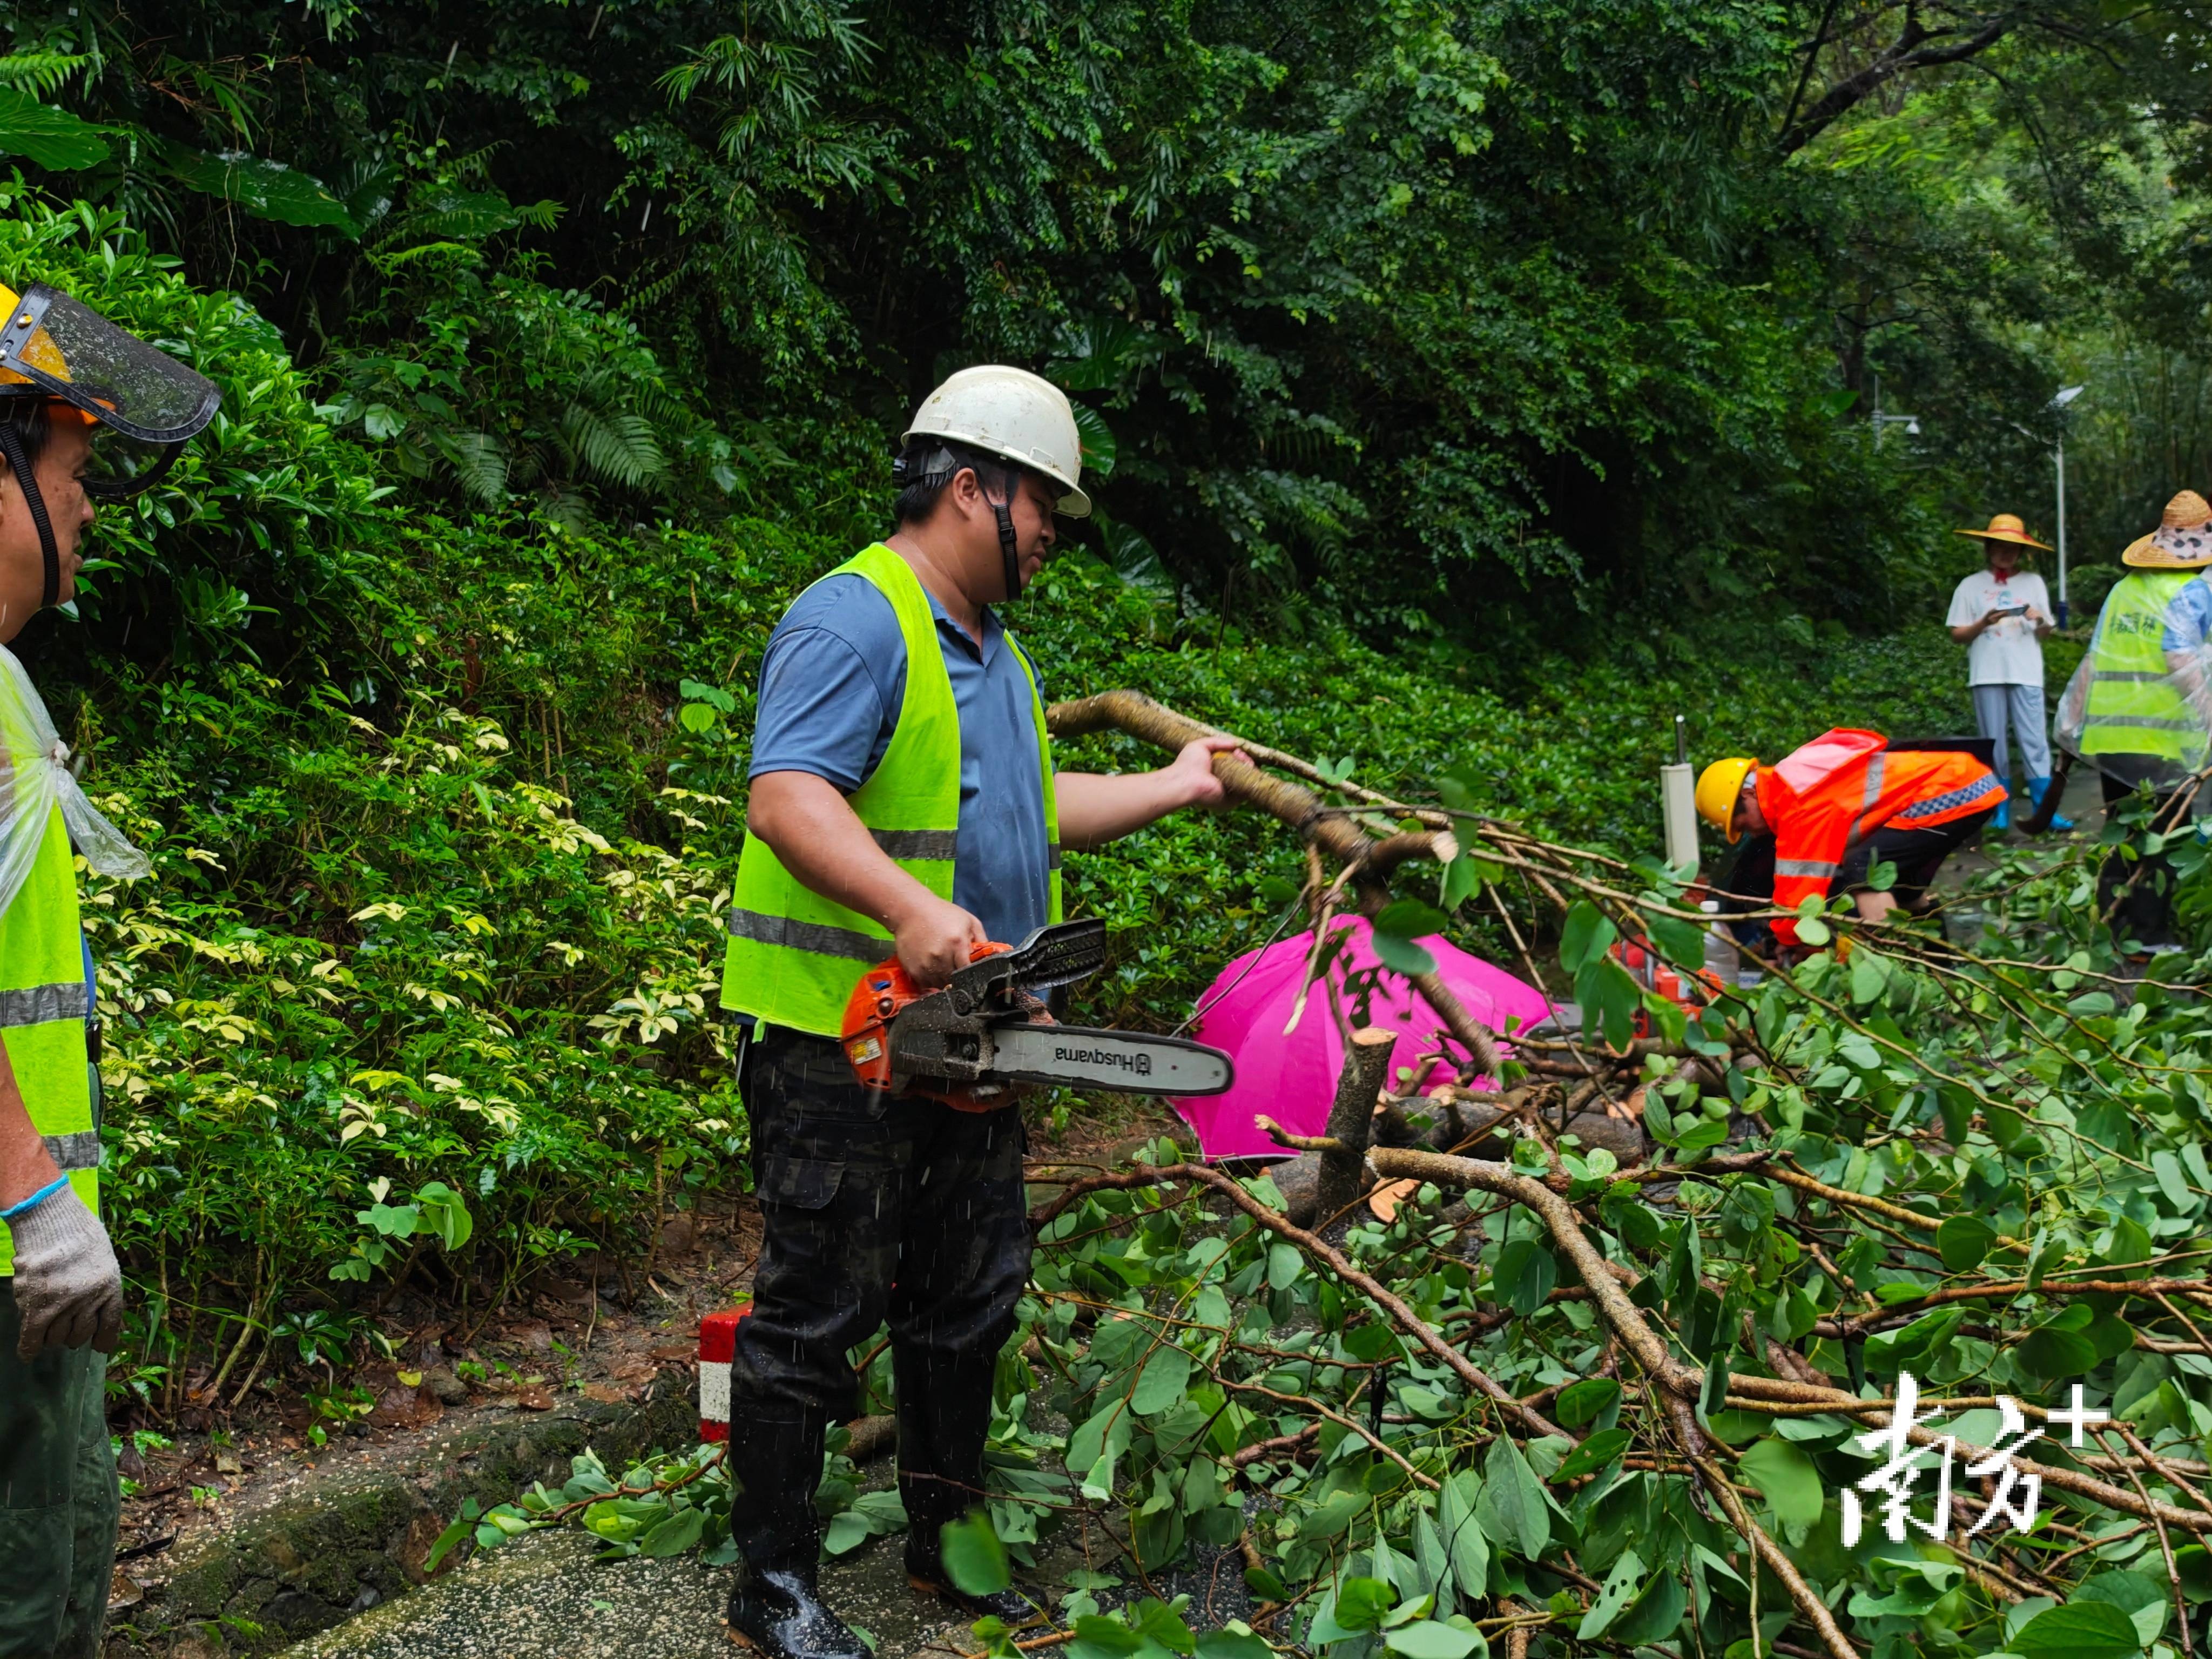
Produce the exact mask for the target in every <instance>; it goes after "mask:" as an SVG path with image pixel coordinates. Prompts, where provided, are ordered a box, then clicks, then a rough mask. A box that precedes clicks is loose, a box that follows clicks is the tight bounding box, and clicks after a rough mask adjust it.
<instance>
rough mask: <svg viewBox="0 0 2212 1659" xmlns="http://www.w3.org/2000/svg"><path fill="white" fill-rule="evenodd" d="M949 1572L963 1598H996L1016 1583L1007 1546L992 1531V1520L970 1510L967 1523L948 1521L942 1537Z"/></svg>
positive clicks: (980, 1511)
mask: <svg viewBox="0 0 2212 1659" xmlns="http://www.w3.org/2000/svg"><path fill="white" fill-rule="evenodd" d="M939 1537H940V1538H941V1539H942V1541H943V1547H944V1559H945V1576H946V1577H949V1578H950V1579H951V1580H952V1583H953V1586H954V1588H956V1589H958V1590H959V1591H960V1593H961V1594H962V1595H997V1594H998V1593H999V1592H1000V1590H1002V1589H1006V1587H1007V1586H1008V1585H1010V1584H1012V1583H1013V1582H1014V1575H1013V1571H1012V1568H1010V1567H1009V1566H1008V1565H1006V1546H1005V1545H1004V1544H1001V1543H1000V1541H999V1534H997V1533H996V1532H995V1531H994V1530H993V1529H992V1527H991V1517H990V1516H988V1515H987V1514H985V1513H984V1512H983V1511H982V1510H980V1509H975V1510H969V1512H968V1517H967V1519H965V1520H964V1521H948V1522H945V1527H944V1529H943V1531H942V1532H941V1533H940V1534H939Z"/></svg>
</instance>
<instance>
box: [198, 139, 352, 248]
mask: <svg viewBox="0 0 2212 1659" xmlns="http://www.w3.org/2000/svg"><path fill="white" fill-rule="evenodd" d="M160 156H161V166H162V167H163V168H164V169H165V170H167V173H168V174H169V176H170V177H171V178H173V179H176V180H177V182H178V183H179V184H181V185H185V186H187V187H188V188H190V189H192V190H197V191H204V192H205V193H206V194H208V195H210V196H215V197H221V198H222V200H224V201H226V202H231V203H234V204H237V205H238V206H239V207H241V208H243V209H244V210H246V212H248V213H250V214H252V215H253V216H254V217H256V218H257V219H273V220H275V221H276V222H277V223H279V224H286V225H307V226H323V227H326V228H330V229H332V230H336V231H339V232H342V233H343V234H345V235H346V236H348V237H349V238H358V237H359V235H360V232H359V231H358V230H357V229H356V228H355V226H354V222H353V216H351V215H350V214H349V213H348V212H347V211H346V210H345V204H343V202H341V201H339V200H338V198H337V197H335V196H333V195H331V192H330V191H327V190H325V189H324V188H323V184H322V181H321V180H320V179H314V178H311V177H309V176H308V175H307V173H300V172H297V171H295V170H294V169H293V168H291V167H286V166H285V165H284V164H283V162H282V161H270V160H268V159H267V158H266V157H264V156H259V155H249V154H247V153H246V151H244V150H239V149H232V150H224V151H222V153H220V154H219V155H209V154H208V153H207V152H206V151H205V150H199V149H192V148H191V146H190V145H188V144H179V143H171V142H167V141H164V142H163V143H162V144H161V151H160Z"/></svg>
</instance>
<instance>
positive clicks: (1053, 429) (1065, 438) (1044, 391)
mask: <svg viewBox="0 0 2212 1659" xmlns="http://www.w3.org/2000/svg"><path fill="white" fill-rule="evenodd" d="M917 438H942V439H943V440H945V441H946V442H947V443H956V444H965V445H966V446H968V447H969V448H970V449H980V450H981V451H982V452H983V453H986V454H987V455H996V456H999V457H1000V458H1001V459H1005V460H1009V461H1013V462H1015V463H1017V464H1018V465H1022V466H1025V467H1028V468H1029V469H1030V471H1033V472H1042V474H1044V476H1045V477H1048V478H1049V479H1051V480H1052V481H1053V482H1054V483H1056V484H1058V485H1059V486H1060V489H1061V490H1062V491H1063V492H1064V493H1063V494H1062V495H1061V496H1060V503H1059V508H1058V510H1059V511H1060V512H1061V513H1066V515H1067V516H1068V517H1069V518H1071V519H1080V518H1083V517H1085V516H1086V515H1087V514H1088V513H1090V511H1091V497H1090V496H1088V495H1085V494H1084V493H1083V489H1082V487H1081V484H1080V483H1079V480H1080V479H1081V478H1082V477H1083V440H1082V438H1081V436H1080V435H1079V434H1078V433H1077V431H1076V429H1075V410H1073V408H1071V407H1070V406H1069V404H1068V401H1067V394H1066V392H1062V391H1061V390H1060V388H1059V387H1058V386H1054V384H1053V383H1052V382H1051V381H1050V380H1045V379H1043V378H1042V376H1040V375H1036V374H1030V372H1029V370H1027V369H1025V368H1010V367H1009V366H1007V365H1006V364H1005V363H979V364H977V365H976V366H975V368H963V369H962V370H961V371H960V372H959V373H958V374H955V375H953V376H952V377H951V379H950V380H946V381H945V384H944V385H943V386H939V387H938V388H937V390H936V391H934V392H931V393H930V394H929V396H927V398H923V399H922V400H921V408H920V409H918V410H915V412H914V424H913V425H912V426H910V427H908V428H907V431H906V435H905V437H904V438H902V440H900V441H901V442H902V443H912V442H913V441H915V439H917Z"/></svg>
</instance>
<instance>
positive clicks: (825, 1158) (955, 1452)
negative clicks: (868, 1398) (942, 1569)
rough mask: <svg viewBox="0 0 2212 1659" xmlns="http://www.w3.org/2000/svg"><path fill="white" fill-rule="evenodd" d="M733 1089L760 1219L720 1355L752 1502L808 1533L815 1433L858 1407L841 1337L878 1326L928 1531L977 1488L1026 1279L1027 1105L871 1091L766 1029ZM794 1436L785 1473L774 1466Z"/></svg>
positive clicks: (787, 1533) (797, 1037)
mask: <svg viewBox="0 0 2212 1659" xmlns="http://www.w3.org/2000/svg"><path fill="white" fill-rule="evenodd" d="M742 1086H743V1092H744V1102H745V1109H746V1112H747V1114H748V1115H749V1116H750V1120H751V1126H752V1163H753V1183H754V1188H755V1195H756V1196H757V1199H758V1200H759V1202H760V1208H761V1218H762V1223H763V1229H764V1234H763V1239H762V1243H761V1255H760V1263H759V1267H758V1268H757V1272H756V1274H755V1277H754V1281H753V1305H752V1312H751V1313H750V1315H749V1316H747V1317H746V1318H745V1319H744V1321H743V1322H741V1323H740V1324H739V1325H738V1335H737V1352H736V1354H735V1357H734V1359H733V1361H732V1364H731V1367H730V1432H731V1452H732V1468H733V1469H734V1470H735V1472H736V1473H737V1474H738V1478H739V1479H740V1480H749V1485H750V1489H751V1492H752V1493H753V1497H754V1502H753V1504H750V1505H749V1506H748V1507H750V1508H751V1509H753V1510H755V1519H756V1522H757V1526H758V1528H761V1529H772V1530H773V1531H775V1533H777V1534H780V1535H781V1537H782V1538H783V1539H784V1540H786V1541H787V1543H788V1544H789V1545H792V1546H799V1545H800V1544H801V1534H804V1535H805V1538H806V1539H807V1540H811V1525H812V1499H813V1492H814V1486H815V1484H816V1482H817V1480H819V1478H820V1474H821V1468H822V1432H823V1428H824V1427H825V1426H826V1425H828V1424H829V1423H831V1422H842V1421H845V1420H846V1419H848V1418H850V1417H851V1416H852V1415H853V1414H854V1412H855V1411H856V1410H857V1409H858V1406H859V1379H858V1378H857V1377H855V1376H854V1372H853V1367H852V1362H851V1360H850V1359H849V1358H848V1357H847V1356H848V1350H849V1349H851V1348H852V1347H854V1346H855V1345H857V1344H859V1343H861V1342H864V1341H866V1340H867V1339H868V1338H869V1337H871V1336H872V1335H873V1334H875V1332H876V1329H877V1328H878V1326H880V1325H883V1324H884V1323H886V1322H888V1323H889V1325H890V1338H891V1363H892V1374H893V1378H894V1382H895V1385H896V1392H897V1396H898V1458H899V1475H900V1488H901V1492H902V1495H903V1496H904V1498H905V1500H906V1504H907V1510H908V1516H909V1517H910V1518H911V1519H912V1520H913V1522H915V1532H916V1534H917V1536H919V1537H921V1538H924V1539H927V1540H928V1541H934V1540H935V1538H936V1528H937V1526H938V1525H939V1524H941V1523H942V1522H944V1521H946V1520H951V1519H955V1518H957V1516H960V1515H962V1514H963V1513H964V1512H965V1511H966V1510H967V1509H968V1508H969V1506H970V1505H971V1504H974V1503H975V1502H977V1501H979V1499H980V1497H981V1488H982V1476H983V1443H984V1440H985V1438H986V1437H987V1434H988V1431H989V1428H990V1419H991V1389H992V1379H993V1376H994V1373H995V1371H996V1370H997V1365H998V1357H999V1350H1000V1348H1002V1347H1004V1346H1006V1339H1007V1337H1008V1336H1009V1335H1010V1334H1012V1330H1013V1326H1014V1310H1015V1304H1017V1303H1018V1301H1019V1300H1020V1297H1021V1294H1022V1291H1023V1287H1024V1285H1026V1284H1027V1283H1028V1280H1029V1272H1030V1225H1029V1215H1028V1211H1027V1207H1026V1203H1025V1199H1024V1188H1023V1183H1022V1154H1023V1152H1024V1132H1023V1127H1022V1119H1021V1113H1020V1111H1019V1110H1018V1109H1012V1108H1009V1109H1003V1110H1000V1111H995V1112H987V1113H975V1112H959V1111H955V1110H953V1109H951V1107H949V1106H943V1105H939V1104H938V1103H936V1102H934V1101H928V1100H922V1099H920V1098H918V1097H915V1096H912V1095H884V1094H882V1093H879V1092H878V1091H873V1090H868V1089H863V1088H862V1087H861V1086H860V1084H859V1082H858V1081H857V1080H856V1079H854V1076H853V1070H852V1067H851V1066H849V1065H848V1063H847V1061H846V1059H845V1055H844V1051H843V1050H842V1048H840V1047H839V1045H838V1044H837V1043H836V1042H835V1041H834V1040H832V1039H830V1038H829V1037H820V1036H808V1035H806V1034H805V1033H803V1032H797V1031H790V1030H783V1029H781V1028H777V1027H770V1028H769V1030H768V1032H767V1033H766V1034H765V1035H764V1036H762V1037H760V1038H759V1039H757V1040H756V1041H755V1042H752V1043H751V1044H750V1045H749V1052H748V1053H747V1054H746V1056H745V1061H744V1082H743V1085H742ZM749 1425H750V1426H749ZM792 1441H795V1442H796V1443H797V1444H796V1445H794V1446H793V1449H792V1456H793V1460H794V1461H793V1464H792V1465H790V1466H789V1467H788V1469H787V1473H781V1472H780V1471H781V1470H782V1469H783V1468H784V1466H782V1465H781V1464H779V1465H778V1467H777V1468H775V1469H772V1468H770V1462H771V1461H772V1460H775V1459H777V1458H778V1457H779V1455H780V1453H781V1447H782V1443H786V1442H792ZM749 1465H750V1468H751V1476H750V1479H749V1476H748V1466H749ZM802 1493H803V1496H802V1495H801V1494H802ZM800 1510H804V1513H803V1514H801V1513H799V1511H800ZM771 1512H780V1514H779V1513H771ZM744 1532H745V1528H742V1527H741V1528H739V1533H740V1541H741V1542H747V1541H746V1539H745V1537H744ZM763 1551H767V1546H766V1544H765V1542H763V1543H762V1545H761V1547H758V1548H757V1547H754V1546H753V1544H751V1543H748V1545H747V1554H748V1556H749V1558H750V1559H754V1560H755V1561H756V1562H757V1563H760V1562H762V1561H763ZM768 1553H769V1554H774V1553H778V1552H775V1551H768ZM805 1553H806V1554H807V1556H808V1559H810V1561H811V1543H808V1544H806V1545H805Z"/></svg>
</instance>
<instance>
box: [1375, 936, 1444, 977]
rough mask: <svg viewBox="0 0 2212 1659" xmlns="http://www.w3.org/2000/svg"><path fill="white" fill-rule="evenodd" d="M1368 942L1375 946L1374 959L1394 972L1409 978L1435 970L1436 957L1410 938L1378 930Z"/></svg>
mask: <svg viewBox="0 0 2212 1659" xmlns="http://www.w3.org/2000/svg"><path fill="white" fill-rule="evenodd" d="M1432 931H1433V930H1432ZM1369 942H1370V944H1372V945H1373V946H1374V947H1375V957H1376V961H1378V962H1380V963H1382V964H1383V966H1384V967H1385V968H1388V969H1389V970H1390V971H1391V972H1392V973H1394V974H1403V975H1405V976H1406V977H1407V979H1411V978H1413V976H1414V975H1417V974H1433V973H1435V972H1436V971H1437V959H1436V958H1435V957H1432V956H1431V955H1430V954H1429V952H1428V951H1427V949H1426V948H1425V946H1422V945H1416V944H1414V943H1413V940H1412V939H1405V938H1401V936H1399V935H1398V934H1396V933H1382V932H1379V931H1378V932H1376V933H1374V934H1373V935H1372V936H1371V937H1370V941H1369Z"/></svg>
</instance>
